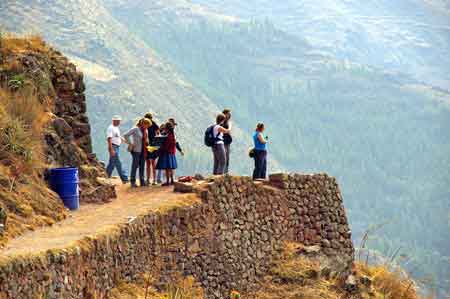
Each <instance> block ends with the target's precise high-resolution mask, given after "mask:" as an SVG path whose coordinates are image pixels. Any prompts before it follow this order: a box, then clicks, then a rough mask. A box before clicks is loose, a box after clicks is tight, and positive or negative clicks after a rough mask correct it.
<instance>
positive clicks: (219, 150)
mask: <svg viewBox="0 0 450 299" xmlns="http://www.w3.org/2000/svg"><path fill="white" fill-rule="evenodd" d="M225 119H226V117H225V115H223V114H222V113H221V114H219V115H217V117H216V124H215V125H214V126H212V127H210V128H208V130H207V132H206V134H207V135H209V136H210V139H211V143H212V144H211V148H212V152H213V156H214V168H213V174H214V175H222V174H224V172H225V164H226V153H225V144H224V142H223V134H229V133H230V130H229V129H225V128H224V127H223V124H224V122H225Z"/></svg>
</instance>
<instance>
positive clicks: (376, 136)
mask: <svg viewBox="0 0 450 299" xmlns="http://www.w3.org/2000/svg"><path fill="white" fill-rule="evenodd" d="M152 8H154V7H153V6H151V5H148V4H145V3H144V2H141V3H139V4H137V5H136V6H132V5H130V6H128V7H127V8H126V7H124V6H123V5H121V6H120V8H117V9H115V10H113V11H114V12H115V16H117V17H118V18H119V19H120V20H121V21H122V22H123V23H125V24H127V25H128V26H130V28H133V32H137V33H138V34H140V36H141V37H142V38H143V39H144V40H145V41H146V42H147V43H148V44H149V45H150V46H152V47H154V48H155V49H157V51H158V52H159V53H161V55H163V56H164V57H166V58H167V59H168V60H170V61H172V62H173V63H175V64H176V65H177V67H178V69H179V70H181V71H182V72H183V73H184V74H185V76H186V77H188V78H190V80H191V81H192V82H193V83H194V86H196V87H198V88H199V89H200V90H202V91H203V92H204V93H205V94H206V95H207V96H208V97H210V98H212V99H214V100H215V101H216V102H217V103H219V104H227V105H230V104H229V103H232V104H231V106H232V107H233V108H234V115H235V117H236V119H237V121H238V123H239V124H240V125H241V126H243V127H244V128H246V129H247V130H251V129H252V126H253V125H254V119H255V117H259V118H261V119H262V120H263V121H265V122H266V123H268V126H269V130H270V133H269V134H270V140H271V148H270V150H271V153H272V155H274V156H275V157H276V158H277V160H279V161H280V162H281V163H282V165H283V167H285V168H287V169H289V170H297V169H302V170H304V171H321V170H325V171H327V172H331V173H332V174H333V175H336V176H337V177H339V180H340V181H341V182H343V188H344V192H345V198H346V199H347V203H348V204H347V206H348V207H349V208H350V215H351V219H352V223H353V229H354V232H355V235H356V236H357V238H358V237H359V236H361V235H362V233H363V230H365V229H367V228H368V227H369V226H370V225H372V224H380V223H382V222H389V223H388V224H387V225H386V227H385V228H384V229H383V232H382V233H381V234H380V236H382V237H381V238H379V239H377V240H376V241H375V242H374V243H372V245H376V246H377V248H378V249H380V250H381V251H382V252H384V253H386V254H391V252H392V251H394V250H396V249H397V248H399V247H401V248H405V249H406V248H412V250H408V255H410V256H409V257H408V258H409V259H411V260H414V261H410V262H411V264H414V266H413V267H416V266H418V265H420V264H422V263H426V264H427V265H429V268H428V269H424V271H423V272H421V273H420V274H419V275H418V276H427V275H428V274H435V275H436V278H437V279H439V280H440V281H442V278H444V277H449V275H450V272H449V266H448V264H446V263H447V257H446V252H447V251H448V250H450V247H449V245H450V244H448V238H449V237H450V235H449V230H448V228H449V227H448V197H449V193H448V188H447V186H448V185H449V183H450V172H449V168H448V165H449V164H450V158H449V155H448V153H450V143H449V142H448V140H449V137H450V132H449V131H448V129H449V128H450V110H449V107H450V106H449V103H450V102H449V100H450V97H449V95H448V94H446V93H440V92H437V91H433V90H431V89H429V88H427V87H426V86H422V85H420V84H418V83H417V82H416V81H415V80H414V79H412V78H410V77H409V76H406V75H400V74H398V75H395V76H394V75H392V74H390V73H388V72H384V71H382V70H381V69H375V68H373V67H367V66H364V65H360V64H356V63H349V62H343V61H339V60H337V59H335V58H333V57H330V56H325V55H321V54H320V52H319V53H318V51H317V50H316V49H314V48H312V47H311V46H310V45H309V44H308V43H307V42H305V41H304V40H303V39H301V38H298V37H296V36H293V35H290V34H288V33H285V32H283V31H280V30H279V29H277V28H276V27H275V26H273V25H272V24H271V23H270V22H265V23H259V22H249V23H248V22H217V21H214V20H211V18H208V17H203V18H202V17H199V18H198V19H197V20H193V19H192V18H189V22H186V19H187V18H185V19H183V18H179V17H178V18H177V17H176V15H175V14H172V12H171V11H168V10H164V9H152ZM444 165H445V166H444ZM427 223H433V225H427ZM437 232H438V233H437ZM375 243H376V244H375ZM431 248H433V249H432V250H430V249H431ZM400 250H401V249H400ZM421 268H424V267H421ZM415 271H418V270H415Z"/></svg>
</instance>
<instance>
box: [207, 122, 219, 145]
mask: <svg viewBox="0 0 450 299" xmlns="http://www.w3.org/2000/svg"><path fill="white" fill-rule="evenodd" d="M215 126H216V125H212V126H210V127H208V129H206V131H205V140H204V141H205V145H206V146H207V147H212V146H213V145H214V144H216V141H217V137H216V136H214V127H215Z"/></svg>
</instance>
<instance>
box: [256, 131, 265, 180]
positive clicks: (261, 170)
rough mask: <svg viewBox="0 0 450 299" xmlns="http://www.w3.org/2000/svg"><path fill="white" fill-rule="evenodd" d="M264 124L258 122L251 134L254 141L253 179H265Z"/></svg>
mask: <svg viewBox="0 0 450 299" xmlns="http://www.w3.org/2000/svg"><path fill="white" fill-rule="evenodd" d="M264 129H265V127H264V124H263V123H259V124H258V125H257V126H256V130H255V133H254V134H253V142H254V143H255V157H254V159H255V170H254V171H253V179H254V180H256V179H265V178H266V173H267V138H265V137H264V135H263V132H264Z"/></svg>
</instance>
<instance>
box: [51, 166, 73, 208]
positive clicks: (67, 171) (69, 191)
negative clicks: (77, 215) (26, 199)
mask: <svg viewBox="0 0 450 299" xmlns="http://www.w3.org/2000/svg"><path fill="white" fill-rule="evenodd" d="M50 188H52V190H53V191H55V192H56V193H58V195H59V197H60V198H61V199H62V201H63V203H64V205H65V206H66V207H67V208H69V209H70V210H77V209H78V208H79V207H80V193H79V189H78V168H75V167H64V168H52V169H50Z"/></svg>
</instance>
